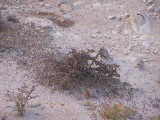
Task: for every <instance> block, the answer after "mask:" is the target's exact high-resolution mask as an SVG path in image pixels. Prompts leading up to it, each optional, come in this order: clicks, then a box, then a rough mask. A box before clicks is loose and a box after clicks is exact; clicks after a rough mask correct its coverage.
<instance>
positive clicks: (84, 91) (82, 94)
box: [80, 89, 88, 99]
mask: <svg viewBox="0 0 160 120" xmlns="http://www.w3.org/2000/svg"><path fill="white" fill-rule="evenodd" d="M80 98H81V99H86V98H88V93H87V91H86V90H85V89H82V90H81V94H80Z"/></svg>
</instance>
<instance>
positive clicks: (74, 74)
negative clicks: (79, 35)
mask: <svg viewBox="0 0 160 120" xmlns="http://www.w3.org/2000/svg"><path fill="white" fill-rule="evenodd" d="M90 54H91V51H87V52H85V51H77V50H76V49H72V50H71V51H70V52H69V53H67V54H65V55H63V57H62V56H61V57H58V58H57V57H56V56H55V55H52V57H48V58H47V59H46V60H44V61H43V62H42V64H41V66H42V68H40V69H39V70H38V69H36V70H37V71H36V72H37V78H38V82H40V83H41V84H43V85H47V86H53V85H54V87H55V89H57V90H72V89H76V88H79V87H81V86H85V87H106V86H108V84H109V85H110V83H111V82H112V80H113V81H114V79H116V78H117V77H120V75H119V74H118V72H117V70H118V69H119V66H118V65H116V64H107V65H106V64H105V63H103V62H101V61H97V57H98V56H96V57H91V55H90Z"/></svg>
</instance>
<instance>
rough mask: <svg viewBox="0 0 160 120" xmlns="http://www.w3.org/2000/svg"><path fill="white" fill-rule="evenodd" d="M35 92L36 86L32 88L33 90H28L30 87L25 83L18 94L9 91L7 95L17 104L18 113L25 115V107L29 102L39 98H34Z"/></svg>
mask: <svg viewBox="0 0 160 120" xmlns="http://www.w3.org/2000/svg"><path fill="white" fill-rule="evenodd" d="M34 91H35V86H32V88H31V90H28V86H27V85H26V84H25V83H23V85H22V86H21V88H18V93H17V94H15V93H14V92H10V91H7V95H8V97H9V100H10V101H13V102H15V103H16V107H17V111H18V114H19V115H24V112H25V106H26V104H28V101H29V100H31V99H34V98H36V97H37V96H32V95H31V94H32V92H34Z"/></svg>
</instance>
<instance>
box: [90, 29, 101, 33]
mask: <svg viewBox="0 0 160 120" xmlns="http://www.w3.org/2000/svg"><path fill="white" fill-rule="evenodd" d="M92 32H93V33H101V31H100V30H98V29H94V30H93V31H92Z"/></svg>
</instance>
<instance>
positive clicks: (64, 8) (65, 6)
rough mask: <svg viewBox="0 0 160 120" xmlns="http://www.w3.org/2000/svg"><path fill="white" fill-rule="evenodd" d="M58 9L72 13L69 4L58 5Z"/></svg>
mask: <svg viewBox="0 0 160 120" xmlns="http://www.w3.org/2000/svg"><path fill="white" fill-rule="evenodd" d="M60 8H61V9H62V10H63V11H65V12H69V11H72V6H71V5H70V4H60Z"/></svg>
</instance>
